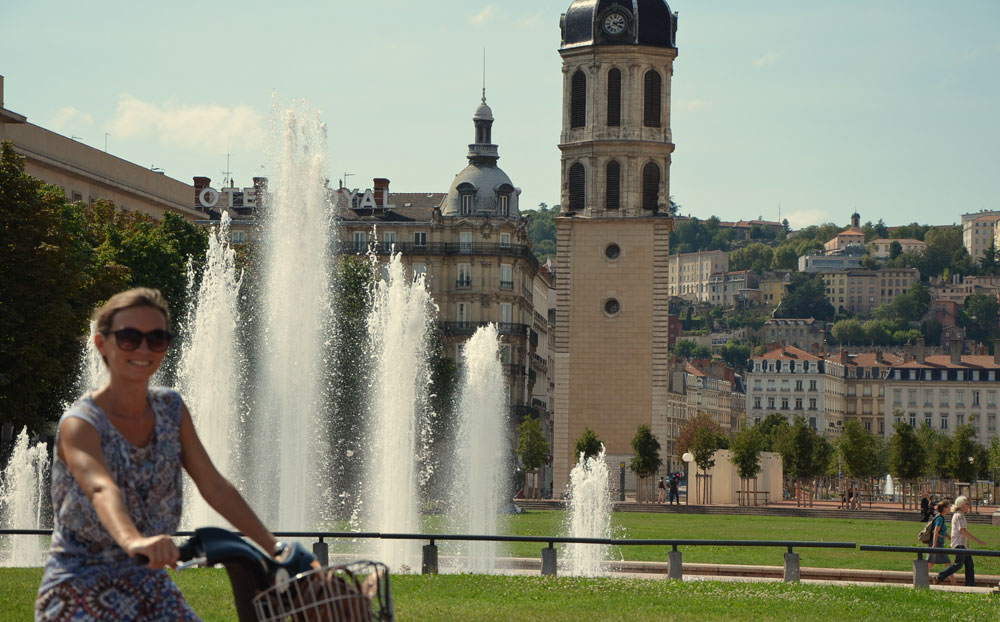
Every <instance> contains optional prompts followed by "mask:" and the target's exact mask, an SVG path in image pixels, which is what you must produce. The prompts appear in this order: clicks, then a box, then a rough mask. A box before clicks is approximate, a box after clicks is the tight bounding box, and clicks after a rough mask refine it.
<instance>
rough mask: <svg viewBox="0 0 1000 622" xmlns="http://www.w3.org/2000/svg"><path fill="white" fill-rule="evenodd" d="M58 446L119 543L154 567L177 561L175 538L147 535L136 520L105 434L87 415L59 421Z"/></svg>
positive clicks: (70, 468)
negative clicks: (118, 480) (114, 473)
mask: <svg viewBox="0 0 1000 622" xmlns="http://www.w3.org/2000/svg"><path fill="white" fill-rule="evenodd" d="M57 450H58V451H59V456H60V457H61V458H62V460H63V462H65V463H66V466H67V467H69V471H70V473H72V474H73V478H74V479H75V480H76V482H77V484H79V485H80V488H82V489H83V492H84V494H86V495H87V498H88V499H90V503H91V505H93V506H94V509H95V510H96V511H97V517H98V518H100V519H101V524H102V525H104V528H105V529H107V530H108V533H109V534H110V535H111V537H112V538H114V541H115V542H117V543H118V546H120V547H122V549H124V550H125V552H126V553H128V554H129V555H130V556H135V555H140V554H141V555H145V556H146V557H148V558H149V567H150V568H152V569H154V570H157V569H160V568H163V567H164V566H172V565H173V564H174V562H176V561H177V558H178V556H179V553H178V551H177V547H176V546H174V543H173V540H171V539H170V538H169V537H168V536H166V535H156V536H151V537H145V536H143V535H142V534H141V533H139V530H138V529H137V528H136V526H135V523H134V522H132V517H131V516H130V515H129V513H128V509H127V508H126V507H125V500H124V499H123V498H122V492H121V489H120V488H118V484H116V483H115V480H114V478H112V477H111V471H110V469H109V468H108V463H107V461H106V460H105V459H104V452H103V451H102V450H101V435H100V434H99V433H98V432H97V430H96V429H95V428H94V426H92V425H91V424H89V423H87V422H86V421H84V420H83V419H79V418H77V417H67V418H66V419H64V420H63V422H62V423H61V424H60V425H59V446H58V448H57Z"/></svg>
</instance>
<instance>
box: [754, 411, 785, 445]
mask: <svg viewBox="0 0 1000 622" xmlns="http://www.w3.org/2000/svg"><path fill="white" fill-rule="evenodd" d="M755 427H757V428H758V429H759V431H760V439H761V450H762V451H778V448H779V447H780V445H781V439H782V438H784V436H785V434H786V433H787V431H788V420H787V419H785V417H784V416H783V415H779V414H778V413H771V414H769V415H768V416H766V417H764V420H763V421H761V422H760V423H759V424H758V425H757V426H755Z"/></svg>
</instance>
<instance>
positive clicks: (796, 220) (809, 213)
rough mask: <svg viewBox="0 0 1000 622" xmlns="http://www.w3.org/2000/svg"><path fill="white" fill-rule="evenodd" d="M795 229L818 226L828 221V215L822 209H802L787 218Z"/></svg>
mask: <svg viewBox="0 0 1000 622" xmlns="http://www.w3.org/2000/svg"><path fill="white" fill-rule="evenodd" d="M785 218H787V219H788V224H789V225H790V226H791V227H792V228H793V229H801V228H802V227H808V226H809V225H818V224H821V223H823V222H825V221H826V220H827V214H826V212H825V211H823V210H821V209H802V210H798V211H795V212H792V213H791V214H788V215H787V216H785Z"/></svg>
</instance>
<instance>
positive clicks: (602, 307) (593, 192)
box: [552, 0, 677, 491]
mask: <svg viewBox="0 0 1000 622" xmlns="http://www.w3.org/2000/svg"><path fill="white" fill-rule="evenodd" d="M560 26H561V30H562V45H561V47H560V49H559V54H560V56H562V61H563V65H562V66H563V123H562V134H561V138H560V144H559V149H560V151H561V152H562V157H561V172H562V192H561V202H560V205H561V213H560V216H559V217H558V218H556V226H557V231H558V237H557V244H558V255H557V257H558V266H557V275H556V297H557V301H556V321H557V324H556V343H555V362H556V380H555V395H554V402H555V418H554V428H553V433H554V434H553V435H554V447H553V452H552V453H553V467H554V473H553V475H554V480H553V481H554V486H555V490H556V491H560V490H561V489H562V487H563V486H564V485H565V484H567V483H568V481H569V471H570V469H572V466H573V464H574V463H575V461H576V456H574V455H573V445H574V443H575V442H576V439H577V438H579V437H580V435H581V434H582V433H583V432H584V430H585V429H586V428H590V429H591V430H593V431H594V432H595V433H596V434H597V436H598V438H600V439H601V440H602V441H603V442H604V444H605V447H606V450H607V460H608V463H609V464H610V465H612V467H613V468H614V467H617V464H618V463H619V462H622V461H624V462H625V463H628V461H629V460H630V459H631V457H632V447H631V441H632V437H633V436H635V433H636V429H637V428H638V426H640V425H643V424H645V425H649V426H650V427H651V428H652V429H653V433H654V434H655V435H656V436H657V438H658V439H659V441H660V445H661V451H660V456H661V458H662V459H663V460H664V462H665V463H667V462H668V459H669V458H670V457H671V456H670V452H671V451H672V448H673V442H672V441H673V438H674V437H675V436H676V433H677V430H673V429H671V427H670V426H668V425H666V424H665V423H663V422H664V421H666V416H665V415H666V409H667V390H668V387H669V378H668V376H669V374H668V370H667V343H668V335H667V326H668V321H667V320H668V318H667V315H668V299H669V294H668V288H667V277H668V270H667V262H668V255H669V253H670V231H671V230H672V229H673V220H672V218H671V212H670V208H669V206H670V200H669V197H670V190H669V189H670V158H671V154H672V153H673V151H674V144H673V139H672V136H671V133H670V81H671V78H672V77H673V62H674V59H675V58H676V57H677V46H676V33H677V14H676V13H673V12H672V11H671V10H670V7H669V6H668V5H667V2H666V1H665V0H576V1H575V2H573V3H572V4H571V5H570V7H569V9H567V11H566V13H565V14H564V15H563V16H562V20H561V24H560ZM616 473H617V471H616ZM628 475H629V480H628V482H627V484H626V488H629V489H634V481H633V480H632V479H631V476H632V474H631V472H628ZM615 481H616V482H617V475H616V476H615Z"/></svg>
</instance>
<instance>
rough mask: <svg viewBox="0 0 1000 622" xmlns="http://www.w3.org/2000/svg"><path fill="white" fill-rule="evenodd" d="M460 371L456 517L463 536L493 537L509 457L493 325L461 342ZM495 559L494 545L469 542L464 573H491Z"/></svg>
mask: <svg viewBox="0 0 1000 622" xmlns="http://www.w3.org/2000/svg"><path fill="white" fill-rule="evenodd" d="M462 367H463V369H464V374H463V385H462V393H461V399H460V405H459V417H460V422H459V433H458V448H459V449H458V456H457V461H456V464H455V465H454V467H455V473H456V475H457V478H456V479H457V481H458V486H457V491H458V499H456V503H455V504H454V505H455V512H456V518H457V519H458V521H459V522H460V523H462V524H461V525H460V527H462V528H464V530H465V532H466V533H470V534H480V535H496V534H498V533H499V530H500V525H499V524H498V523H499V514H500V510H501V507H502V506H503V502H504V499H503V497H504V496H505V495H504V492H506V490H507V486H506V481H505V474H506V473H508V472H509V468H510V465H511V457H510V455H509V442H508V440H507V429H508V421H507V398H506V393H507V392H506V387H505V382H504V375H503V367H502V366H501V363H500V338H499V335H498V333H497V327H496V325H495V324H490V325H488V326H484V327H480V328H478V329H477V330H476V332H475V334H473V335H472V338H471V339H469V341H468V342H467V343H466V344H465V347H464V348H463V350H462ZM496 557H497V544H496V542H470V543H469V545H468V561H467V564H466V568H465V570H467V571H468V572H480V573H492V572H493V571H494V570H495V568H496Z"/></svg>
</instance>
